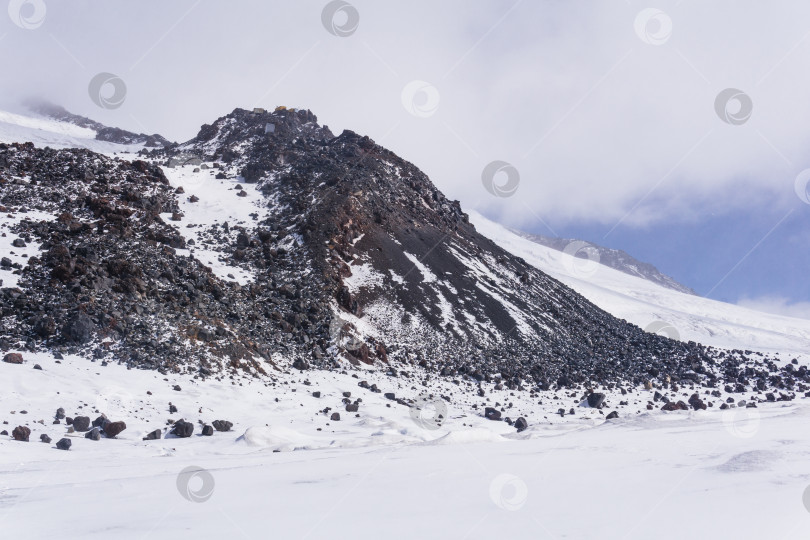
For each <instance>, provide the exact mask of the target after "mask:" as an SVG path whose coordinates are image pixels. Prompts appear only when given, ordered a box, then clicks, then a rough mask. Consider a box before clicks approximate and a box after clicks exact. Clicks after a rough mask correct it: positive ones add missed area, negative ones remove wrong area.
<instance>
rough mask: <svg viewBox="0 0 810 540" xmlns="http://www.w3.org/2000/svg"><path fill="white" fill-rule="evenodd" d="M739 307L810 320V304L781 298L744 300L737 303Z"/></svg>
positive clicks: (766, 297) (765, 297)
mask: <svg viewBox="0 0 810 540" xmlns="http://www.w3.org/2000/svg"><path fill="white" fill-rule="evenodd" d="M737 305H738V306H742V307H746V308H749V309H753V310H756V311H763V312H765V313H774V314H776V315H785V316H787V317H796V318H798V319H810V302H791V301H790V300H789V299H787V298H784V297H781V296H761V297H758V298H742V299H740V300H739V301H738V302H737Z"/></svg>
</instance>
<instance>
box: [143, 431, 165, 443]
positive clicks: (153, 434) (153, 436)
mask: <svg viewBox="0 0 810 540" xmlns="http://www.w3.org/2000/svg"><path fill="white" fill-rule="evenodd" d="M162 437H163V432H162V431H160V430H159V429H156V430H155V431H150V432H149V433H147V435H146V437H144V438H143V440H145V441H156V440H158V439H160V438H162Z"/></svg>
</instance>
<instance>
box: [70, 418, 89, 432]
mask: <svg viewBox="0 0 810 540" xmlns="http://www.w3.org/2000/svg"><path fill="white" fill-rule="evenodd" d="M73 429H75V430H76V431H87V430H88V429H90V417H88V416H77V417H76V418H74V419H73Z"/></svg>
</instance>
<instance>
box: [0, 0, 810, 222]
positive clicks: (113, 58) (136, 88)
mask: <svg viewBox="0 0 810 540" xmlns="http://www.w3.org/2000/svg"><path fill="white" fill-rule="evenodd" d="M352 3H354V4H355V5H356V7H357V9H358V12H359V13H360V24H359V27H358V29H357V31H356V32H355V33H354V34H353V35H351V36H350V37H347V38H339V37H335V36H333V35H331V34H329V33H328V32H326V30H325V29H324V28H323V26H322V24H321V19H320V14H321V9H322V8H323V6H324V5H325V4H326V2H325V1H320V0H310V1H301V2H294V3H291V2H247V1H244V2H240V1H233V2H228V3H208V2H203V3H200V4H198V5H197V7H195V8H194V9H191V11H189V9H190V8H192V6H194V4H195V2H193V1H177V2H172V3H171V4H166V3H153V4H145V3H137V4H127V3H113V2H110V3H97V2H87V1H84V2H81V1H77V2H72V3H71V5H70V6H67V5H64V6H63V5H61V4H58V3H54V4H53V5H51V4H49V5H48V12H47V18H46V20H45V22H44V24H43V26H42V27H41V28H39V29H37V30H30V31H27V30H26V31H23V30H19V29H17V28H11V30H9V31H8V33H7V36H6V38H5V39H4V44H3V45H4V47H5V48H7V49H8V50H14V51H15V53H14V54H8V55H3V57H2V58H0V69H2V70H3V72H4V73H6V74H7V76H6V77H4V80H3V81H1V82H0V95H6V96H14V95H21V94H26V93H32V92H44V93H45V94H48V96H49V97H51V98H52V99H54V100H55V101H59V102H62V103H63V104H64V105H65V106H67V107H68V108H70V109H74V110H75V111H76V112H79V113H81V114H86V115H89V116H93V117H95V118H98V119H99V120H101V121H104V122H106V123H109V124H113V125H120V126H122V127H127V128H129V129H133V130H137V131H149V132H161V133H164V134H166V135H167V136H169V137H171V138H174V139H179V140H183V139H187V138H190V137H191V136H193V135H195V134H196V132H197V130H198V128H199V126H200V124H202V123H204V122H210V121H212V120H213V119H214V118H216V117H218V116H220V115H222V114H226V113H227V112H229V111H231V110H232V109H233V108H234V107H237V106H240V107H252V106H253V105H254V104H256V102H257V101H258V102H259V104H260V105H263V106H266V107H272V106H274V105H277V104H285V105H291V106H300V107H306V108H310V109H312V110H313V111H314V112H315V113H316V114H317V115H318V116H319V119H320V121H321V122H322V123H325V124H328V125H329V126H330V127H331V128H332V129H333V131H336V132H340V131H341V130H342V129H352V130H354V131H357V132H360V133H365V134H368V135H370V136H371V137H372V138H374V139H376V140H377V142H379V143H381V144H383V145H385V146H388V147H389V148H391V149H392V150H394V151H396V152H397V153H399V154H400V155H402V156H403V157H405V158H406V159H409V160H410V161H413V162H414V163H415V164H416V165H418V166H419V167H421V168H422V169H423V170H425V172H427V173H428V174H429V175H430V176H431V177H432V179H433V180H434V182H435V183H436V184H437V185H438V186H439V187H440V188H441V189H442V190H444V191H445V192H446V193H447V194H448V195H449V196H451V197H454V198H459V199H461V200H462V203H463V204H464V205H465V206H466V207H477V208H479V209H480V210H484V211H488V212H491V213H494V214H500V216H501V217H502V218H503V219H504V220H506V221H510V222H511V223H513V224H521V223H523V222H526V221H536V217H535V216H537V215H539V216H541V217H543V218H544V219H545V220H551V221H553V222H555V223H561V222H565V221H573V220H576V221H579V222H582V221H592V222H596V223H602V224H604V225H605V227H606V230H607V229H609V228H610V227H612V226H613V225H614V224H615V223H617V222H619V221H620V220H624V221H623V222H624V223H627V224H630V225H636V226H643V225H647V224H649V223H651V222H656V221H662V220H669V221H674V220H690V219H694V218H695V217H696V216H700V215H702V214H704V213H706V212H709V211H711V212H714V213H719V212H730V211H735V210H740V209H746V210H750V209H752V208H756V207H757V206H759V205H762V204H769V205H772V206H773V205H777V206H787V205H790V204H795V203H796V202H797V197H796V195H795V193H794V186H793V184H794V179H795V177H796V175H797V174H798V173H799V172H800V171H801V170H802V169H805V168H807V167H808V166H810V156H808V155H807V153H806V148H808V143H810V125H808V124H807V123H806V122H802V121H799V120H798V119H801V118H807V117H810V100H807V99H806V96H805V93H806V88H807V83H808V72H807V70H806V66H807V65H808V61H810V39H804V38H805V37H806V31H807V30H806V24H805V23H806V21H807V20H808V18H810V4H808V3H806V2H800V1H798V0H796V1H789V2H782V3H780V4H779V6H778V7H775V6H764V5H763V4H762V3H761V2H758V1H756V0H744V1H743V0H717V1H713V2H682V3H678V4H674V3H671V2H670V3H665V2H651V3H652V4H655V5H654V6H653V7H658V8H660V9H662V10H663V11H665V12H666V13H667V14H668V15H669V17H670V18H671V20H672V34H671V36H670V37H669V39H667V40H666V42H665V43H663V44H661V45H651V44H648V43H645V42H643V41H642V40H641V39H639V37H638V36H637V35H636V32H635V30H634V21H635V19H636V16H637V14H638V13H639V11H641V9H642V8H647V7H650V6H649V5H648V4H638V5H636V4H635V3H634V5H630V4H629V3H626V2H593V3H589V4H588V6H587V9H585V8H584V6H583V4H582V3H580V2H526V1H524V2H521V3H518V4H515V3H514V2H513V3H507V2H502V1H499V0H490V1H487V2H479V3H477V4H476V7H475V9H470V5H469V2H467V1H461V0H456V1H447V2H429V1H427V0H414V1H409V2H372V1H370V0H356V1H354V2H352ZM150 6H151V7H150ZM513 7H514V9H513ZM510 10H511V11H510ZM164 34H165V36H164ZM101 71H105V72H111V73H115V74H117V75H119V76H120V77H122V78H123V79H124V80H125V81H126V83H127V88H128V95H127V99H126V102H125V103H124V105H123V106H122V107H121V108H119V109H116V110H114V111H107V110H102V109H100V108H98V107H96V106H95V105H93V103H92V102H91V101H90V100H89V99H88V96H87V83H88V82H89V80H90V79H91V78H92V76H93V75H95V74H96V73H98V72H101ZM414 80H422V81H426V82H428V83H430V84H432V85H434V86H435V88H436V90H437V91H438V93H439V96H440V98H441V99H440V100H439V102H438V103H439V104H438V107H437V108H436V111H435V113H434V114H431V115H430V116H429V117H427V118H420V117H416V116H413V115H411V114H409V113H408V111H407V110H406V108H405V107H403V105H402V101H401V94H402V90H403V88H405V86H406V85H407V84H408V83H409V82H411V81H414ZM729 87H734V88H739V89H741V90H743V91H744V92H746V93H747V94H748V95H750V96H751V99H752V101H753V107H754V108H753V114H752V116H751V118H750V120H749V121H748V122H747V123H745V124H744V125H741V126H732V125H729V124H726V123H724V122H722V121H721V120H720V119H719V118H718V117H717V115H716V114H715V111H714V100H715V97H716V96H717V94H718V93H719V92H721V91H722V90H724V89H725V88H729ZM494 160H503V161H507V162H510V163H512V164H513V165H514V166H515V167H517V169H518V170H519V171H520V173H521V184H520V187H519V189H518V192H517V194H516V195H515V196H514V197H511V198H507V199H496V198H494V197H492V196H491V195H490V194H489V193H487V191H486V190H485V189H484V188H483V186H482V183H481V171H482V169H483V168H484V167H485V166H486V164H487V163H489V162H491V161H494Z"/></svg>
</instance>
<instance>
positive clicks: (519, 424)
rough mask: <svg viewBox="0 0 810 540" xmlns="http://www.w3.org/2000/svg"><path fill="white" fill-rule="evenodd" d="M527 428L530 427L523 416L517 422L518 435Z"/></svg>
mask: <svg viewBox="0 0 810 540" xmlns="http://www.w3.org/2000/svg"><path fill="white" fill-rule="evenodd" d="M527 427H529V424H528V423H527V422H526V419H525V418H523V417H522V416H521V417H520V418H518V419H517V420H515V429H517V432H518V433H520V432H521V431H523V430H525V429H526V428H527Z"/></svg>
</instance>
